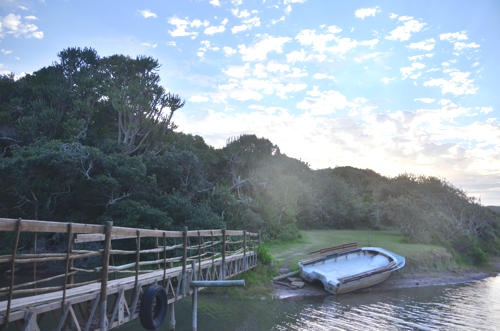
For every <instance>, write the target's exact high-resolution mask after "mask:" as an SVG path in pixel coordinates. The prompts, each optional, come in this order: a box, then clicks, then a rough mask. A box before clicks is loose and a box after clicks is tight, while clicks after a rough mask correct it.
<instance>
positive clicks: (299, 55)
mask: <svg viewBox="0 0 500 331" xmlns="http://www.w3.org/2000/svg"><path fill="white" fill-rule="evenodd" d="M305 59H306V52H305V51H304V50H303V49H301V50H300V52H299V51H293V52H291V53H288V54H287V55H286V62H292V64H294V63H295V62H297V61H299V62H303V61H304V60H305Z"/></svg>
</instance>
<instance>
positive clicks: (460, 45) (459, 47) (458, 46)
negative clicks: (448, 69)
mask: <svg viewBox="0 0 500 331" xmlns="http://www.w3.org/2000/svg"><path fill="white" fill-rule="evenodd" d="M453 47H454V49H456V50H457V51H460V50H462V49H464V48H479V47H481V46H480V45H478V44H476V43H469V44H466V43H462V42H456V43H455V44H454V45H453Z"/></svg>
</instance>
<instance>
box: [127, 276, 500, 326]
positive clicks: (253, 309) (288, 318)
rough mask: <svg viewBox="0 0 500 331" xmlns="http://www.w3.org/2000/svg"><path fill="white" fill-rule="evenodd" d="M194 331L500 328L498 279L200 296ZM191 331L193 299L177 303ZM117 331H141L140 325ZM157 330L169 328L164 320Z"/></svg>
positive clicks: (178, 312) (179, 320) (183, 323)
mask: <svg viewBox="0 0 500 331" xmlns="http://www.w3.org/2000/svg"><path fill="white" fill-rule="evenodd" d="M198 299H199V301H198V330H200V331H202V330H217V331H219V330H220V331H223V330H228V331H229V330H231V331H258V330H279V331H282V330H314V331H315V330H467V331H470V330H500V276H497V277H492V278H488V279H485V280H481V281H477V282H474V283H466V284H460V285H453V286H433V287H422V288H411V289H399V290H391V291H384V292H381V291H371V292H370V291H363V292H354V293H350V294H343V295H340V296H334V295H325V296H320V297H294V298H287V299H281V300H231V299H222V298H220V297H219V296H215V295H203V291H202V292H200V295H199V297H198ZM175 309H176V320H177V324H176V330H177V331H187V330H192V328H191V299H190V298H186V299H183V300H181V301H180V302H178V303H177V304H176V308H175ZM120 329H121V330H127V331H131V330H141V327H140V323H139V321H134V322H131V323H127V324H125V325H123V326H121V327H120ZM160 330H169V328H168V321H167V322H165V324H164V325H163V327H162V328H161V329H160Z"/></svg>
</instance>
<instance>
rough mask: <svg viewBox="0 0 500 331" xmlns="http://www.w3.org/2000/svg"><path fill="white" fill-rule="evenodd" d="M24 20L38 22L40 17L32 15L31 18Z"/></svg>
mask: <svg viewBox="0 0 500 331" xmlns="http://www.w3.org/2000/svg"><path fill="white" fill-rule="evenodd" d="M24 19H25V20H28V21H36V20H38V17H36V16H33V15H30V16H24Z"/></svg>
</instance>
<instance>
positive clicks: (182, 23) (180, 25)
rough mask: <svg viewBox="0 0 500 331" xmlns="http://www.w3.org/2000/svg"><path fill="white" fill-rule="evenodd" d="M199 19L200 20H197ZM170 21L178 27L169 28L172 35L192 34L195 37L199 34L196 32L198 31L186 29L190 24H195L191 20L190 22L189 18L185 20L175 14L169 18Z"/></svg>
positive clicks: (185, 35)
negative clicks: (171, 29)
mask: <svg viewBox="0 0 500 331" xmlns="http://www.w3.org/2000/svg"><path fill="white" fill-rule="evenodd" d="M197 21H198V22H199V20H197ZM168 23H170V24H172V25H174V26H175V27H176V29H175V30H174V31H170V30H168V32H169V33H170V35H171V36H172V37H187V36H191V38H192V39H194V38H196V36H197V35H198V32H196V31H192V32H189V31H186V30H187V29H188V28H189V26H193V24H192V23H191V22H189V21H188V20H183V19H180V18H178V17H177V16H174V17H171V18H169V19H168Z"/></svg>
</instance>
